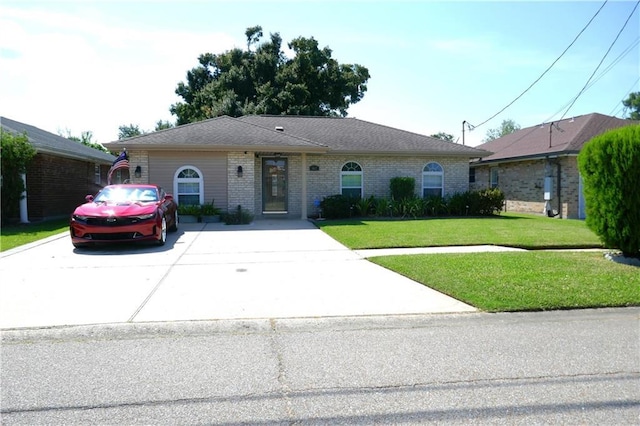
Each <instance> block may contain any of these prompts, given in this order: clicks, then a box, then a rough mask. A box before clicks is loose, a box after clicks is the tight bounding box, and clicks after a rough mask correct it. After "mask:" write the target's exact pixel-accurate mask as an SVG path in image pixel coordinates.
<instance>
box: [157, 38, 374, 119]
mask: <svg viewBox="0 0 640 426" xmlns="http://www.w3.org/2000/svg"><path fill="white" fill-rule="evenodd" d="M245 36H246V38H247V49H246V50H241V49H238V48H235V49H232V50H228V51H226V52H223V53H221V54H213V53H204V54H202V55H200V56H199V57H198V65H197V66H196V67H195V68H193V69H191V70H190V71H188V72H187V77H186V81H185V82H179V83H178V86H177V88H176V91H175V92H176V94H177V95H178V96H180V97H181V98H182V100H183V101H182V102H177V103H175V104H173V105H172V106H171V108H170V111H171V113H172V114H174V115H175V116H176V117H177V120H176V121H177V122H176V124H177V125H182V124H186V123H190V122H194V121H199V120H204V119H207V118H211V117H217V116H220V115H229V116H232V117H239V116H241V115H247V114H291V115H322V116H338V115H340V116H346V115H347V109H348V107H349V106H350V105H352V104H355V103H357V102H359V101H360V100H361V99H362V98H363V97H364V93H365V92H366V90H367V85H366V83H367V81H368V80H369V78H370V76H369V71H368V69H367V68H365V67H363V66H361V65H358V64H340V63H338V62H337V61H336V60H335V59H333V58H332V57H331V54H332V51H331V49H329V48H328V47H324V48H322V49H320V48H319V47H318V42H317V41H316V40H315V39H314V38H304V37H298V38H296V39H294V40H292V41H291V42H290V43H289V44H288V46H289V48H290V49H291V50H292V51H293V52H294V56H293V58H286V57H285V54H284V52H283V51H282V39H281V37H280V35H279V34H278V33H275V34H271V35H270V38H269V39H268V40H267V41H264V42H262V43H261V42H260V40H261V38H262V27H260V26H255V27H250V28H247V30H246V31H245Z"/></svg>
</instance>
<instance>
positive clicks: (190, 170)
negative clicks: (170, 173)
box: [173, 166, 204, 205]
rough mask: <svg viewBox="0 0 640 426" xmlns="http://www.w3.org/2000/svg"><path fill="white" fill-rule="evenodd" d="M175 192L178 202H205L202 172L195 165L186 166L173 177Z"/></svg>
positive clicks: (188, 203)
mask: <svg viewBox="0 0 640 426" xmlns="http://www.w3.org/2000/svg"><path fill="white" fill-rule="evenodd" d="M173 193H174V197H176V200H177V201H178V204H182V205H191V204H196V205H199V204H204V183H203V180H202V173H201V172H200V170H198V168H197V167H194V166H184V167H181V168H179V169H178V170H177V171H176V174H175V175H174V177H173Z"/></svg>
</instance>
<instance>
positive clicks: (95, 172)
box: [93, 163, 102, 185]
mask: <svg viewBox="0 0 640 426" xmlns="http://www.w3.org/2000/svg"><path fill="white" fill-rule="evenodd" d="M93 176H94V177H93V182H94V183H95V184H96V185H101V184H102V182H101V181H100V164H97V163H96V164H94V165H93Z"/></svg>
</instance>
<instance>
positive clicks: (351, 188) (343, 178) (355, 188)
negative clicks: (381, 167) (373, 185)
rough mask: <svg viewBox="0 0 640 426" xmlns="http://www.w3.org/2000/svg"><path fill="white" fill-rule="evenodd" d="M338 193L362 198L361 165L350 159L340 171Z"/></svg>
mask: <svg viewBox="0 0 640 426" xmlns="http://www.w3.org/2000/svg"><path fill="white" fill-rule="evenodd" d="M340 193H341V194H342V195H345V196H347V197H353V198H362V167H360V164H358V163H355V162H353V161H350V162H348V163H346V164H345V165H344V166H342V170H341V171H340Z"/></svg>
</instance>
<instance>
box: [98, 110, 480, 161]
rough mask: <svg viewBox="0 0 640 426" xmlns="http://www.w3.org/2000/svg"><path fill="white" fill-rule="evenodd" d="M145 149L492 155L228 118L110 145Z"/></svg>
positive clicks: (391, 133)
mask: <svg viewBox="0 0 640 426" xmlns="http://www.w3.org/2000/svg"><path fill="white" fill-rule="evenodd" d="M105 146H107V147H109V148H110V149H112V150H115V149H118V148H120V147H127V148H131V149H133V148H135V147H144V148H145V149H218V150H223V149H227V150H228V149H230V148H233V149H251V150H256V149H258V150H265V151H267V150H271V151H280V150H282V151H285V150H290V151H298V152H303V151H304V152H317V153H361V154H374V153H375V154H401V155H414V154H427V155H449V156H462V157H467V158H477V157H483V156H486V155H488V154H489V153H488V152H485V151H482V150H479V149H475V148H472V147H468V146H463V145H458V144H455V143H451V142H445V141H442V140H440V139H435V138H432V137H429V136H424V135H420V134H417V133H412V132H407V131H404V130H399V129H395V128H392V127H387V126H383V125H379V124H374V123H370V122H367V121H362V120H357V119H355V118H337V117H336V118H334V117H308V116H286V115H250V116H243V117H239V118H231V117H227V116H222V117H217V118H212V119H209V120H204V121H200V122H196V123H191V124H187V125H184V126H179V127H176V128H173V129H167V130H162V131H159V132H154V133H149V134H146V135H141V136H136V137H133V138H129V139H125V140H121V141H117V142H111V143H108V144H105Z"/></svg>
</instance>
